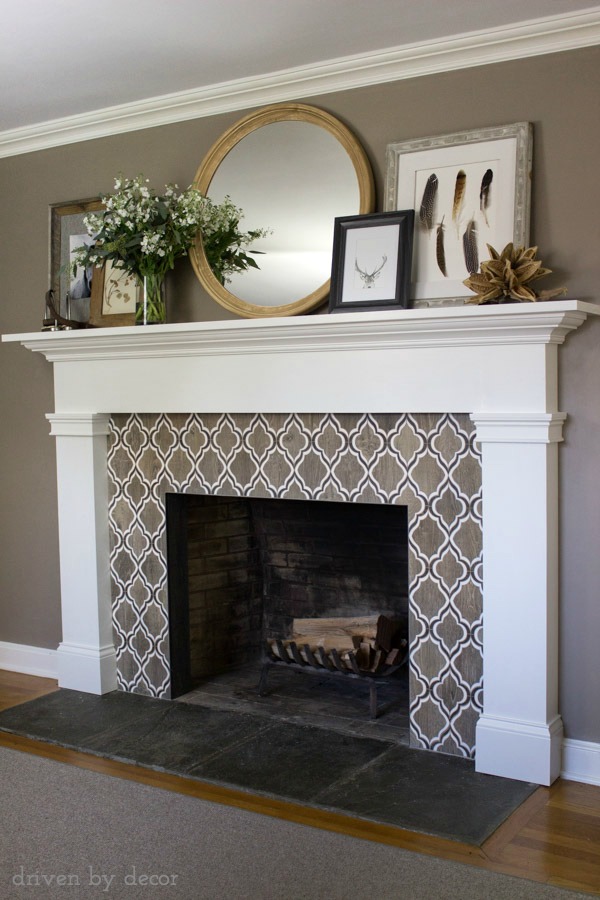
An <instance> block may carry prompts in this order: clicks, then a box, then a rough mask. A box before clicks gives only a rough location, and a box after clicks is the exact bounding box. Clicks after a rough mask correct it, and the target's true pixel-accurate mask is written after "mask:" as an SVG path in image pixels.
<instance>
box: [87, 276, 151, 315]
mask: <svg viewBox="0 0 600 900" xmlns="http://www.w3.org/2000/svg"><path fill="white" fill-rule="evenodd" d="M140 290H141V285H140V283H139V281H138V280H137V278H136V277H135V275H130V274H129V272H125V271H124V270H123V269H119V268H117V267H116V266H114V265H113V264H112V261H111V260H107V262H106V263H105V265H104V266H103V267H102V268H95V269H94V273H93V278H92V296H91V302H90V325H94V326H95V327H96V328H110V327H112V326H116V325H135V307H136V303H137V300H138V297H139V292H140Z"/></svg>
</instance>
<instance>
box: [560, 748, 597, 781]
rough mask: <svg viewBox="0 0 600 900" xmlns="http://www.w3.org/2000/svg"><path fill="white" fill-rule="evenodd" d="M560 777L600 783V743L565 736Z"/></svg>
mask: <svg viewBox="0 0 600 900" xmlns="http://www.w3.org/2000/svg"><path fill="white" fill-rule="evenodd" d="M560 777H561V778H564V779H565V780H566V781H581V782H583V783H584V784H597V785H600V744H595V743H593V742H592V741H576V740H573V738H565V740H564V742H563V758H562V771H561V773H560Z"/></svg>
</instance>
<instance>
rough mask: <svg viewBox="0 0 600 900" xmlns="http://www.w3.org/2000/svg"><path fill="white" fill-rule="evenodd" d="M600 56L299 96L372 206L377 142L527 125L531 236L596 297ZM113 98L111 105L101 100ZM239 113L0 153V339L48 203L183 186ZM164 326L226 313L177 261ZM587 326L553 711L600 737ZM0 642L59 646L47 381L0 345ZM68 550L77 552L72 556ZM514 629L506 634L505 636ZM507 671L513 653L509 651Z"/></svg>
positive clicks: (568, 385) (578, 384) (37, 317)
mask: <svg viewBox="0 0 600 900" xmlns="http://www.w3.org/2000/svg"><path fill="white" fill-rule="evenodd" d="M599 74H600V48H591V49H585V50H579V51H573V52H569V53H562V54H556V55H552V56H545V57H538V58H535V59H530V60H522V61H518V62H515V63H503V64H499V65H492V66H483V67H481V68H479V69H470V70H465V71H463V72H451V73H447V74H442V75H436V76H431V77H426V78H418V79H413V80H411V81H401V82H398V83H395V84H387V85H379V86H375V87H370V88H361V89H358V90H355V91H346V92H342V93H339V94H328V95H325V96H323V97H310V98H298V99H305V100H306V102H308V103H312V104H314V105H316V106H321V107H323V108H325V109H327V110H329V111H330V112H332V113H334V114H335V115H337V116H339V117H340V118H341V119H342V120H343V121H345V122H346V123H347V124H348V125H349V126H350V127H351V128H352V129H353V130H354V132H355V133H356V134H357V136H358V137H359V138H360V139H361V140H362V142H363V143H364V146H365V148H366V150H367V152H368V154H369V156H370V159H371V163H372V165H373V168H374V171H375V176H376V180H377V186H378V196H379V206H378V208H381V204H382V193H383V179H384V175H385V172H384V167H385V163H384V160H385V148H386V145H387V144H388V143H389V142H392V141H399V140H404V139H408V138H414V137H421V136H425V135H429V134H444V133H447V132H452V131H455V130H458V129H462V128H480V127H483V126H488V125H498V124H506V123H510V122H518V121H530V122H532V123H533V125H534V171H533V209H532V230H531V235H532V242H533V243H536V244H538V245H539V247H540V254H541V256H542V258H543V259H544V261H545V262H546V263H547V264H548V265H549V266H550V267H551V268H553V269H554V270H555V273H556V275H553V276H551V277H550V278H548V279H546V281H545V284H544V286H545V287H553V286H557V285H560V284H563V283H564V284H567V285H568V287H569V296H570V297H577V298H579V299H582V300H588V301H591V302H599V301H600V265H599V262H598V253H599V248H600V229H599V225H598V222H599V219H600V217H599V214H598V206H599V203H598V201H599V191H598V183H599V182H598V147H599V146H600V100H599V98H600V90H599V89H600V83H599V81H600V79H599ZM107 103H110V97H107ZM237 118H239V115H238V114H230V115H224V116H215V117H212V118H204V119H198V120H196V121H193V122H186V123H182V124H177V125H171V126H165V127H161V128H155V129H150V130H147V131H142V132H134V133H132V134H128V135H120V136H116V137H111V138H104V139H100V140H97V141H90V142H86V143H81V144H73V145H70V146H66V147H61V148H58V149H52V150H47V151H43V152H39V153H33V154H28V155H24V156H17V157H14V158H9V159H6V160H0V201H1V202H0V235H1V243H0V259H1V268H0V271H1V274H2V279H1V285H2V303H1V305H0V331H2V332H27V331H37V330H38V329H39V327H40V325H41V319H42V314H43V297H44V292H45V290H46V289H47V287H48V251H47V247H48V206H49V204H51V203H55V202H61V201H66V200H70V199H77V198H82V197H89V196H93V195H95V194H97V193H100V192H103V191H110V189H111V188H112V179H113V176H114V175H115V174H116V173H118V172H119V171H123V172H124V173H125V174H128V175H134V174H137V173H138V172H144V174H146V175H147V176H148V177H149V178H150V180H151V182H152V184H153V185H154V186H155V187H157V188H160V187H161V186H162V185H163V184H164V183H165V182H167V181H177V182H178V183H179V184H180V185H181V186H184V185H187V184H189V183H190V181H191V180H192V178H193V176H194V173H195V171H196V168H197V166H198V163H199V162H200V160H201V158H202V157H203V155H204V153H205V152H206V150H207V149H208V148H209V146H210V145H211V144H212V142H213V141H214V140H215V139H216V138H217V137H218V136H219V135H220V134H221V132H222V131H223V130H224V129H225V128H226V127H227V126H229V125H230V124H232V123H233V122H234V121H235V120H236V119H237ZM170 294H171V296H173V295H177V297H178V300H177V303H176V304H171V317H172V319H174V320H175V319H176V320H180V321H186V320H192V319H200V320H208V319H223V318H231V317H232V316H231V315H230V314H228V313H227V312H226V311H225V310H223V309H222V308H221V307H220V306H217V305H216V304H215V303H213V302H212V301H211V300H210V299H209V298H208V297H206V295H204V294H203V292H202V290H201V289H200V286H199V284H198V283H197V281H196V279H195V276H194V275H193V272H192V270H191V267H190V265H189V263H188V262H187V260H184V261H181V262H180V265H179V269H178V271H177V273H176V274H175V276H174V278H173V279H172V283H171V290H170ZM599 345H600V322H598V321H594V322H593V323H586V325H585V326H584V327H582V328H581V329H580V330H579V331H577V332H576V333H575V334H573V335H571V337H570V338H569V339H568V341H567V343H566V345H565V346H564V348H562V349H561V356H560V359H561V365H560V370H561V409H562V410H565V411H567V412H568V413H569V420H568V424H567V426H566V429H565V442H564V444H563V445H562V447H561V451H560V466H561V499H560V503H561V540H560V554H561V556H560V567H561V625H562V635H561V673H560V683H561V710H562V713H563V716H564V720H565V726H566V733H567V736H568V737H571V738H577V739H580V740H589V741H597V742H599V741H600V705H599V704H598V697H599V696H600V654H599V653H598V644H599V640H600V602H599V599H600V597H599V595H600V489H599V485H598V476H597V469H598V455H599V453H600V408H599V407H600V353H599V352H598V346H599ZM0 367H1V377H2V395H1V398H0V403H1V407H2V412H1V416H2V418H1V421H2V423H3V430H4V434H3V439H2V442H1V445H0V456H1V465H2V468H1V472H2V480H1V484H0V503H1V509H2V519H1V526H0V527H1V534H0V640H2V641H9V642H15V643H23V644H27V645H34V646H40V647H52V648H54V647H56V646H57V644H58V641H59V640H60V603H59V573H58V544H57V538H56V489H55V475H54V462H55V460H54V446H53V442H52V440H51V438H50V437H49V436H48V426H47V423H46V421H45V419H44V413H46V412H49V411H50V410H51V409H52V372H51V366H50V365H49V364H48V363H46V361H45V360H44V359H43V358H41V357H39V356H37V355H34V354H31V353H29V352H27V351H25V350H24V349H23V348H21V347H20V346H15V345H4V346H2V347H0ZM73 552H74V553H76V552H77V548H76V547H74V548H73ZM518 627H519V625H518V622H516V623H515V628H518ZM507 665H510V648H507Z"/></svg>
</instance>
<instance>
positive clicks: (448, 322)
mask: <svg viewBox="0 0 600 900" xmlns="http://www.w3.org/2000/svg"><path fill="white" fill-rule="evenodd" d="M599 314H600V306H596V305H594V304H591V303H583V302H581V301H579V300H561V301H548V302H543V303H536V304H504V305H497V306H462V307H435V308H427V309H410V310H401V311H393V312H367V313H342V314H340V315H317V316H303V317H294V318H288V319H281V318H272V319H252V320H247V319H242V320H235V321H220V322H188V323H183V324H170V325H159V326H151V327H145V328H140V327H135V326H134V327H128V328H100V329H95V330H88V329H85V330H81V331H56V332H40V333H37V332H35V333H31V334H9V335H3V336H2V340H3V341H16V342H20V343H22V344H23V345H24V346H25V347H26V348H27V349H29V350H32V351H34V352H37V353H43V354H44V355H45V357H46V358H47V359H48V360H49V361H51V362H59V361H67V360H73V361H74V360H84V359H88V360H102V359H117V358H119V357H121V358H123V359H132V358H144V357H173V356H182V357H185V356H194V355H197V354H201V355H202V356H206V355H211V354H218V355H229V354H231V355H236V354H249V353H264V352H267V353H270V354H271V353H294V352H302V353H306V352H329V351H332V350H335V351H344V350H345V351H355V350H361V351H363V350H373V349H378V348H381V349H388V350H390V349H401V348H415V349H416V348H435V347H465V346H489V345H494V344H497V345H502V344H511V345H514V344H532V343H533V344H540V343H542V344H548V343H552V344H560V343H562V342H563V341H564V339H565V337H566V335H567V333H568V332H569V331H571V330H573V329H575V328H577V327H578V326H579V325H581V324H582V322H583V321H584V320H585V318H586V317H587V316H588V315H599Z"/></svg>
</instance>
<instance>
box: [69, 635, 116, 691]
mask: <svg viewBox="0 0 600 900" xmlns="http://www.w3.org/2000/svg"><path fill="white" fill-rule="evenodd" d="M56 656H57V662H58V685H59V687H62V688H71V689H72V690H77V691H85V692H87V693H90V694H107V693H109V692H110V691H114V690H116V689H117V665H116V656H115V648H114V646H113V645H112V644H105V645H101V646H99V647H98V646H95V645H91V644H76V643H71V642H67V641H63V642H62V643H61V644H59V647H58V650H57V651H56Z"/></svg>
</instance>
